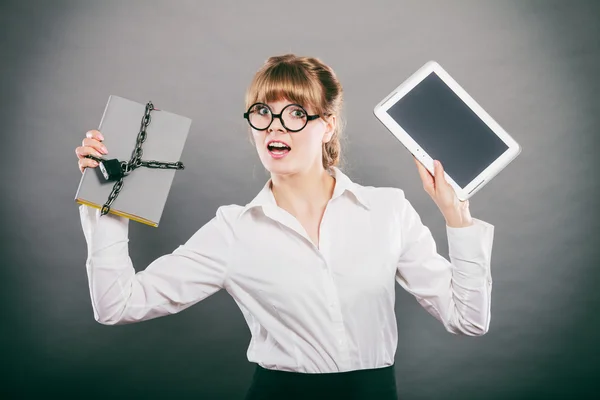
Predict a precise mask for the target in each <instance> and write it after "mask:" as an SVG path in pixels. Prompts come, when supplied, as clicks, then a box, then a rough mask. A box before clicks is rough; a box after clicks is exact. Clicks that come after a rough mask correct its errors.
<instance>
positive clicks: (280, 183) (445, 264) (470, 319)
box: [76, 54, 494, 400]
mask: <svg viewBox="0 0 600 400" xmlns="http://www.w3.org/2000/svg"><path fill="white" fill-rule="evenodd" d="M341 107H342V87H341V85H340V83H339V82H338V80H337V78H336V76H335V74H334V72H333V70H332V69H331V68H330V67H328V66H326V65H324V64H323V63H322V62H321V61H320V60H319V59H316V58H308V57H296V56H294V55H291V54H288V55H283V56H279V57H271V58H269V59H268V60H267V62H266V63H265V64H264V66H263V67H262V68H261V69H260V70H259V71H258V72H257V73H256V75H255V77H254V79H253V81H252V83H251V85H250V87H249V88H248V91H247V94H246V109H247V111H246V113H244V118H246V120H247V121H248V123H249V124H250V130H251V133H252V139H253V142H254V145H255V146H256V149H257V151H258V155H259V157H260V160H261V162H262V163H263V165H264V167H265V168H266V169H267V170H268V171H269V172H270V173H271V179H269V180H268V182H267V183H266V184H265V186H264V188H263V189H262V190H261V191H260V193H259V194H258V195H257V196H256V198H255V199H254V200H253V201H251V202H250V203H248V204H246V205H245V206H241V205H227V206H222V207H219V209H218V210H217V212H216V216H215V217H214V218H213V219H211V220H210V221H209V222H208V223H206V225H204V226H202V227H201V228H200V229H199V230H198V231H197V232H196V233H195V234H194V235H193V236H192V237H191V238H190V239H189V240H188V241H187V242H186V243H185V244H184V245H181V246H179V247H178V248H177V249H175V250H174V251H173V253H172V254H167V255H164V256H162V257H160V258H158V259H156V260H155V261H153V262H152V263H151V264H150V265H149V266H148V267H147V268H146V269H145V270H144V271H141V272H138V273H137V274H136V273H135V270H134V268H133V266H132V264H131V259H130V258H129V256H128V223H129V220H128V219H126V218H124V217H118V216H115V215H114V214H108V215H106V216H103V217H100V211H99V210H96V209H93V208H90V207H88V206H84V205H81V206H80V216H81V223H82V227H83V230H84V233H85V237H86V241H87V244H88V258H87V261H86V266H87V272H88V278H89V283H90V293H91V299H92V304H93V308H94V316H95V318H96V320H97V321H98V322H100V323H102V324H107V325H112V324H126V323H133V322H139V321H144V320H148V319H151V318H156V317H159V316H163V315H168V314H174V313H177V312H179V311H182V310H184V309H186V308H188V307H190V306H191V305H193V304H195V303H197V302H198V301H201V300H203V299H205V298H206V297H208V296H210V295H211V294H213V293H215V292H217V291H218V290H220V289H226V290H227V292H228V293H229V294H230V295H231V296H232V297H233V299H234V300H235V301H236V303H237V304H238V306H239V307H240V309H241V311H242V313H243V315H244V318H245V319H246V322H247V323H248V326H249V328H250V331H251V334H252V339H251V342H250V345H249V348H248V352H247V355H248V360H249V361H251V362H254V363H256V364H257V365H256V370H255V374H254V377H253V382H252V385H251V387H250V389H249V391H248V394H247V397H246V398H247V399H259V398H260V399H290V398H293V396H297V398H344V399H346V398H347V399H350V398H356V399H370V400H374V399H396V398H397V397H396V383H395V374H394V355H395V351H396V345H397V330H396V319H395V314H394V296H395V291H394V285H395V282H396V281H397V282H398V283H399V284H400V285H401V286H402V287H403V288H404V289H406V290H407V291H408V292H410V293H412V294H413V295H414V296H415V298H416V299H417V301H419V303H420V304H421V305H422V306H423V307H424V308H425V309H426V310H427V311H428V312H429V313H431V314H432V315H433V316H434V317H435V318H437V319H438V320H439V321H440V322H441V323H442V324H443V325H444V327H445V329H447V330H448V331H449V332H452V333H455V334H466V335H472V336H475V335H483V334H484V333H486V332H487V330H488V327H489V322H490V294H491V284H492V282H491V275H490V258H491V250H492V241H493V230H494V227H493V226H492V225H490V224H488V223H486V222H484V221H481V220H478V219H475V218H472V217H471V216H470V213H469V208H468V202H460V201H459V200H458V199H457V197H456V195H455V193H454V191H453V189H452V187H451V186H450V185H449V184H448V183H447V182H446V181H445V179H444V175H443V169H442V167H441V166H440V165H436V169H435V174H434V176H432V175H431V174H429V172H428V171H427V170H426V169H425V168H424V167H423V166H422V165H421V164H420V162H419V161H418V160H416V159H415V163H416V165H417V168H418V171H419V174H420V176H421V179H422V180H423V186H424V188H425V190H426V191H427V193H428V194H429V195H430V196H431V198H432V199H433V201H434V202H435V203H436V204H437V206H438V208H439V209H440V211H441V212H442V215H443V216H444V218H445V220H446V225H447V227H446V229H447V234H448V241H449V249H450V259H451V262H449V261H448V260H447V259H445V258H444V257H442V256H441V255H439V254H438V253H437V252H436V245H435V242H434V240H433V237H432V235H431V233H430V231H429V229H428V228H427V227H426V226H424V225H423V224H422V223H421V219H420V217H419V216H418V214H417V213H416V211H415V209H414V208H413V207H412V205H411V203H410V202H409V201H408V200H407V199H406V197H405V196H404V192H403V191H402V190H401V189H397V188H386V187H379V188H378V187H371V186H362V185H359V184H357V183H355V182H352V181H351V180H350V178H348V177H347V176H346V175H345V174H344V173H342V172H341V171H340V169H339V168H338V167H337V165H338V163H339V159H340V155H341V149H340V136H341V134H342V132H341V126H342V124H341V121H340V112H341ZM86 136H87V137H86V139H84V140H83V144H82V146H80V147H77V149H76V153H77V156H78V159H79V160H78V164H79V168H80V169H81V171H82V172H83V170H84V169H85V168H88V167H95V166H96V165H97V164H96V163H95V162H94V161H92V160H91V159H89V158H86V156H87V155H96V156H102V154H101V153H103V154H106V153H107V151H106V148H105V147H104V145H103V144H102V143H101V141H102V139H103V138H102V135H101V133H100V132H98V131H96V130H92V131H90V132H88V133H87V135H86Z"/></svg>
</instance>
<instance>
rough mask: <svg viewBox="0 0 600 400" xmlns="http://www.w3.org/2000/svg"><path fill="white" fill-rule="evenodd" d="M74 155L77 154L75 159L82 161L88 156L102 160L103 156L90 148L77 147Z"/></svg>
mask: <svg viewBox="0 0 600 400" xmlns="http://www.w3.org/2000/svg"><path fill="white" fill-rule="evenodd" d="M75 154H77V158H79V159H82V158H85V157H86V156H88V155H91V156H95V157H98V158H102V157H103V156H104V155H103V154H102V153H100V152H99V151H98V150H96V149H95V148H93V147H91V146H79V147H76V148H75Z"/></svg>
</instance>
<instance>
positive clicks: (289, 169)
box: [260, 154, 299, 175]
mask: <svg viewBox="0 0 600 400" xmlns="http://www.w3.org/2000/svg"><path fill="white" fill-rule="evenodd" d="M260 158H261V161H262V164H263V167H265V169H266V170H267V171H269V172H270V173H272V174H277V175H288V174H293V173H295V172H297V171H298V169H299V168H298V166H297V165H295V164H296V163H294V162H293V160H292V159H290V158H288V157H284V158H281V159H275V158H273V157H271V155H270V154H262V155H261V157H260Z"/></svg>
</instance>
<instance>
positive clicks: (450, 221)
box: [413, 156, 473, 227]
mask: <svg viewBox="0 0 600 400" xmlns="http://www.w3.org/2000/svg"><path fill="white" fill-rule="evenodd" d="M413 159H414V160H415V164H417V169H418V170H419V175H420V176H421V181H423V189H425V192H427V194H428V195H429V196H430V197H431V199H432V200H433V202H434V203H435V204H436V205H437V206H438V208H439V209H440V211H441V212H442V214H443V215H444V218H446V224H447V225H448V226H451V227H464V226H469V225H471V224H472V223H473V221H472V219H471V213H470V211H469V200H465V201H461V200H459V199H458V197H457V196H456V192H455V191H454V188H453V187H452V186H451V185H450V184H449V183H448V181H446V177H445V176H444V167H443V166H442V164H441V163H440V162H439V161H437V160H434V175H431V173H430V172H429V171H428V170H427V168H425V167H424V166H423V164H421V162H420V161H419V160H418V159H417V158H416V157H415V156H413Z"/></svg>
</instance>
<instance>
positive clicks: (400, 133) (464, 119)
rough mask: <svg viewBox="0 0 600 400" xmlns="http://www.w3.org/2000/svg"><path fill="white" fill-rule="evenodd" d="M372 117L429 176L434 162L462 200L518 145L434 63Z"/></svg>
mask: <svg viewBox="0 0 600 400" xmlns="http://www.w3.org/2000/svg"><path fill="white" fill-rule="evenodd" d="M374 113H375V116H376V117H377V118H378V119H379V120H380V121H381V122H382V123H383V124H384V125H385V126H386V128H388V130H389V131H390V132H391V133H392V134H393V135H394V136H395V137H396V138H397V139H398V140H399V141H400V142H401V143H402V144H403V145H404V146H405V147H406V148H407V149H408V151H410V152H411V153H412V154H413V155H414V156H415V157H416V158H417V159H418V160H420V161H421V163H422V164H423V165H424V166H425V167H426V168H427V169H428V170H429V172H431V174H433V160H434V159H437V160H440V161H441V163H442V165H443V166H444V171H445V176H446V180H447V181H448V182H449V183H450V184H451V185H452V187H453V188H454V190H455V192H456V195H457V197H458V198H459V199H460V200H466V199H468V198H469V197H471V196H473V195H474V194H475V193H476V192H477V191H479V190H480V189H481V188H482V187H483V186H484V185H485V184H486V183H487V182H489V181H490V180H491V179H492V178H493V177H494V176H495V175H496V174H498V172H500V171H501V170H502V169H503V168H504V167H506V166H507V165H508V164H509V163H510V162H511V161H512V160H514V159H515V157H516V156H517V155H518V154H519V153H520V152H521V146H519V144H518V143H517V142H516V141H515V140H514V139H513V138H512V137H511V136H510V135H509V134H508V133H506V132H505V131H504V129H502V127H500V125H498V123H497V122H496V121H494V120H493V119H492V117H490V116H489V114H488V113H486V112H485V111H484V110H483V108H481V106H479V104H477V103H476V102H475V100H473V98H472V97H471V96H469V95H468V94H467V92H466V91H465V90H464V89H463V88H462V87H460V86H459V85H458V83H456V81H455V80H454V79H452V77H450V75H449V74H448V73H447V72H446V71H444V70H443V69H442V67H441V66H440V65H439V64H438V63H437V62H435V61H429V62H428V63H426V64H425V65H424V66H423V67H421V68H420V69H419V70H418V71H417V72H415V73H414V74H413V75H412V76H411V77H409V78H408V79H407V80H406V81H405V82H404V83H402V84H401V85H400V86H398V87H397V88H396V89H394V91H392V93H391V94H389V95H388V96H386V97H385V98H384V99H383V100H382V101H381V102H380V103H379V104H377V106H375V109H374Z"/></svg>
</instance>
